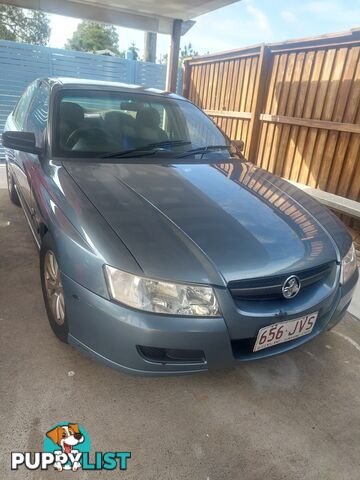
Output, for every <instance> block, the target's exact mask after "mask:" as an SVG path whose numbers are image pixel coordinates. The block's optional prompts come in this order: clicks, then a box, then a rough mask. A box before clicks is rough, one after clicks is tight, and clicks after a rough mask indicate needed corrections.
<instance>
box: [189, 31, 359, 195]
mask: <svg viewBox="0 0 360 480" xmlns="http://www.w3.org/2000/svg"><path fill="white" fill-rule="evenodd" d="M359 53H360V30H352V31H350V32H346V33H343V34H334V35H327V36H324V37H318V38H309V39H304V40H301V41H289V42H285V43H279V44H270V45H261V46H256V47H250V48H244V49H241V50H236V51H231V52H225V53H222V54H218V55H209V56H206V57H198V58H194V59H190V60H188V61H186V62H185V71H184V83H183V92H184V95H185V96H187V97H188V98H190V100H192V101H194V102H195V103H197V104H198V105H200V106H201V107H202V108H203V109H204V110H205V111H207V113H208V114H209V115H211V116H212V117H213V119H214V120H215V121H216V122H217V124H218V125H219V126H220V127H221V128H222V129H223V130H224V131H225V132H226V133H227V134H228V135H229V136H230V138H232V139H242V140H244V142H245V154H246V156H247V158H248V159H249V160H251V161H252V162H254V163H256V164H258V165H260V166H261V167H263V168H265V169H267V170H269V171H271V172H274V173H276V174H277V175H280V176H283V177H285V178H288V179H290V180H294V181H296V182H300V183H304V184H308V185H310V186H312V187H315V188H321V189H323V190H325V191H328V192H331V193H335V194H338V195H341V196H345V197H348V198H350V199H353V200H360V61H359V58H360V57H359Z"/></svg>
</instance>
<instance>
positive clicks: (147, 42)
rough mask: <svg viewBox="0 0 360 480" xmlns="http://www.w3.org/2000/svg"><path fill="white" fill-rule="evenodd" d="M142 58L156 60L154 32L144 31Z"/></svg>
mask: <svg viewBox="0 0 360 480" xmlns="http://www.w3.org/2000/svg"><path fill="white" fill-rule="evenodd" d="M144 60H145V62H152V63H155V62H156V33H154V32H145V33H144Z"/></svg>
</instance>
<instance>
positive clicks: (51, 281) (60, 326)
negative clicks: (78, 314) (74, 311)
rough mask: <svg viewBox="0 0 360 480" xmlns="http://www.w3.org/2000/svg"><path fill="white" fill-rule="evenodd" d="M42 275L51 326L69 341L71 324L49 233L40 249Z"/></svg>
mask: <svg viewBox="0 0 360 480" xmlns="http://www.w3.org/2000/svg"><path fill="white" fill-rule="evenodd" d="M40 275H41V286H42V291H43V297H44V302H45V307H46V312H47V315H48V319H49V323H50V326H51V328H52V330H53V332H54V333H55V335H56V336H57V337H58V338H59V339H60V340H61V341H62V342H65V343H67V341H68V333H69V326H68V322H67V318H66V309H65V295H64V289H63V286H62V280H61V272H60V268H59V264H58V260H57V258H56V249H55V244H54V241H53V239H52V237H51V235H50V234H49V233H47V234H46V235H45V236H44V238H43V242H42V245H41V251H40Z"/></svg>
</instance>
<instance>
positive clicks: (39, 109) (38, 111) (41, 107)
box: [26, 83, 49, 146]
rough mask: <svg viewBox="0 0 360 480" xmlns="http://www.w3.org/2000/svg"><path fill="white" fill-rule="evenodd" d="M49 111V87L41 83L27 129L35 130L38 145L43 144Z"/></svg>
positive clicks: (33, 102) (28, 119)
mask: <svg viewBox="0 0 360 480" xmlns="http://www.w3.org/2000/svg"><path fill="white" fill-rule="evenodd" d="M48 111H49V87H48V86H47V85H46V84H45V83H41V84H40V85H39V87H38V88H37V90H36V93H35V95H34V97H33V101H32V103H31V105H30V110H29V114H28V115H27V120H26V131H28V132H33V133H34V134H35V138H36V145H38V146H39V145H41V143H42V141H43V139H44V131H45V128H46V125H47V119H48Z"/></svg>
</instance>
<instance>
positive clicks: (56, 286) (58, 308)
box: [44, 250, 65, 325]
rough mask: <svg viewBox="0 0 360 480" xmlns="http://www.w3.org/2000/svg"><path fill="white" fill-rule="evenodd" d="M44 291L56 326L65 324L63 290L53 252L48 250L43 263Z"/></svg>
mask: <svg viewBox="0 0 360 480" xmlns="http://www.w3.org/2000/svg"><path fill="white" fill-rule="evenodd" d="M44 276H45V289H46V294H47V298H48V302H49V306H50V309H51V313H52V314H53V317H54V319H55V322H56V323H57V324H58V325H63V324H64V322H65V299H64V289H63V286H62V283H61V276H60V269H59V266H58V263H57V261H56V257H55V254H54V252H52V251H51V250H48V251H47V252H46V254H45V261H44Z"/></svg>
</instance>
